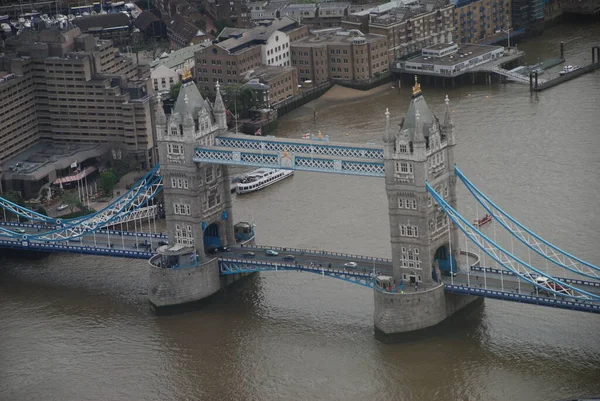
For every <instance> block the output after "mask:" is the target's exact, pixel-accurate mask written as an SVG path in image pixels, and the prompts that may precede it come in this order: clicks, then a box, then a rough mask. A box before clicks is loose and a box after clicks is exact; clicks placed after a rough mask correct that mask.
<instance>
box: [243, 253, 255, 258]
mask: <svg viewBox="0 0 600 401" xmlns="http://www.w3.org/2000/svg"><path fill="white" fill-rule="evenodd" d="M242 256H243V257H244V258H253V257H255V256H256V254H255V253H254V252H244V253H242Z"/></svg>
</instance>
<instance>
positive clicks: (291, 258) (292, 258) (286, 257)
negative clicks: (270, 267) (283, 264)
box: [281, 255, 296, 262]
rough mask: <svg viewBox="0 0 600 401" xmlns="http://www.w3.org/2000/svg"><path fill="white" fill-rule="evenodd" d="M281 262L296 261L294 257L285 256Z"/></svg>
mask: <svg viewBox="0 0 600 401" xmlns="http://www.w3.org/2000/svg"><path fill="white" fill-rule="evenodd" d="M281 259H282V260H288V261H290V262H293V261H295V260H296V257H295V256H294V255H285V256H284V257H283V258H281Z"/></svg>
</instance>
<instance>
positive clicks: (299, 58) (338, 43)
mask: <svg viewBox="0 0 600 401" xmlns="http://www.w3.org/2000/svg"><path fill="white" fill-rule="evenodd" d="M387 49H388V43H387V38H386V37H385V36H382V35H374V34H363V33H362V32H360V31H359V30H350V31H344V30H326V31H322V32H317V34H316V35H311V36H309V37H306V38H303V39H301V40H298V41H296V42H294V43H292V66H293V67H296V68H297V69H298V79H299V81H300V82H301V83H302V82H306V81H312V82H314V83H316V84H319V83H322V82H326V81H328V80H329V79H341V80H347V81H365V80H369V79H371V78H374V77H377V76H378V75H379V74H381V73H385V72H387V71H388V70H389V63H388V55H387V52H388V50H387Z"/></svg>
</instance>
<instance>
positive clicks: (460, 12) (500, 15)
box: [454, 0, 512, 43]
mask: <svg viewBox="0 0 600 401" xmlns="http://www.w3.org/2000/svg"><path fill="white" fill-rule="evenodd" d="M511 4H512V0H478V1H468V0H466V1H465V0H462V1H457V2H456V3H455V5H456V8H455V9H454V41H455V42H456V43H476V42H479V41H482V40H485V39H487V38H490V37H493V36H497V35H498V31H499V30H500V29H504V30H508V28H510V27H511V14H512V10H511Z"/></svg>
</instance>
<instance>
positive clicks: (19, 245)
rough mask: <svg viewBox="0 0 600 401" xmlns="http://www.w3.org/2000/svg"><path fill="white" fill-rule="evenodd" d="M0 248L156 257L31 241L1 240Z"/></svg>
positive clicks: (109, 249) (149, 254) (125, 251)
mask: <svg viewBox="0 0 600 401" xmlns="http://www.w3.org/2000/svg"><path fill="white" fill-rule="evenodd" d="M0 246H1V247H2V248H11V249H21V250H27V251H41V252H67V253H80V254H86V255H97V256H115V257H121V258H133V259H149V258H150V257H152V255H154V254H153V253H152V252H144V251H138V250H128V249H117V248H100V247H92V246H89V247H88V246H81V245H61V244H57V243H50V244H46V243H41V242H31V241H20V242H17V241H9V240H0Z"/></svg>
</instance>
